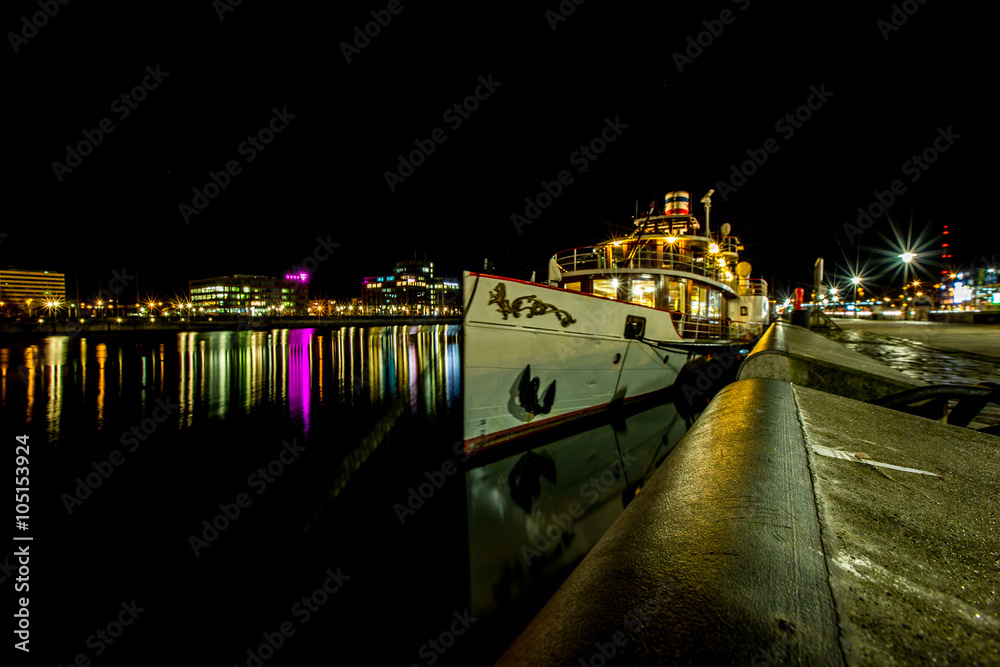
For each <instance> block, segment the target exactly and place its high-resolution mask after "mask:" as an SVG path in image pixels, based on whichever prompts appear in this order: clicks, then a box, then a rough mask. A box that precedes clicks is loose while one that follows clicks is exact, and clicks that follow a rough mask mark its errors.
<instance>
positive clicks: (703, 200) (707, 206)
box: [701, 188, 715, 238]
mask: <svg viewBox="0 0 1000 667" xmlns="http://www.w3.org/2000/svg"><path fill="white" fill-rule="evenodd" d="M714 193H715V188H712V189H711V190H709V191H708V194H706V195H705V196H704V197H702V198H701V203H702V204H704V205H705V236H707V237H708V238H712V229H711V227H709V225H708V214H709V212H710V211H711V210H712V195H713V194H714Z"/></svg>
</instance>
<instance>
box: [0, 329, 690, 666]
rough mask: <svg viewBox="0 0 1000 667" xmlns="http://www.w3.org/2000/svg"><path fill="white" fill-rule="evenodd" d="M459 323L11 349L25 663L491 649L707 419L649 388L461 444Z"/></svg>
mask: <svg viewBox="0 0 1000 667" xmlns="http://www.w3.org/2000/svg"><path fill="white" fill-rule="evenodd" d="M460 336H461V329H460V327H457V326H423V327H409V326H399V327H389V328H372V329H355V328H347V329H341V330H336V329H335V330H320V329H307V330H274V331H270V332H211V333H178V334H158V335H149V336H133V337H124V338H101V337H94V336H90V335H88V336H87V337H86V338H82V337H75V338H74V337H69V338H68V337H52V338H47V339H37V340H31V341H12V340H6V341H0V373H2V381H0V420H2V437H3V440H4V442H5V443H6V445H7V447H8V451H9V452H11V453H12V454H13V448H14V446H15V445H16V444H17V443H16V442H15V440H14V438H15V436H16V435H21V434H24V435H28V436H29V443H30V466H29V467H30V496H31V498H30V502H31V512H30V519H29V521H28V523H29V525H30V527H29V530H28V531H26V532H20V531H17V530H16V529H13V528H12V532H14V533H17V534H20V535H30V536H32V537H33V538H34V539H33V541H32V542H31V543H30V552H31V564H30V566H31V571H30V582H29V585H30V590H29V591H28V593H27V594H28V595H30V614H31V623H32V625H31V629H32V635H31V640H32V641H31V648H32V653H33V654H34V657H35V658H36V659H38V658H40V657H41V656H44V658H45V663H46V664H67V665H68V664H71V663H72V662H73V661H74V659H76V656H78V655H79V654H84V655H85V656H86V658H87V659H90V660H92V661H93V663H92V664H130V665H136V664H151V663H155V664H183V663H194V664H220V665H256V664H264V665H275V664H282V665H284V664H289V665H299V664H320V661H323V664H327V663H332V664H339V663H341V662H343V663H348V664H350V663H353V662H355V661H354V660H353V659H352V658H351V656H352V655H355V654H359V655H361V656H365V662H372V663H374V664H402V665H409V664H417V665H430V664H437V665H476V664H492V663H493V662H494V661H495V660H496V659H497V658H498V657H499V655H500V654H501V653H502V651H503V650H504V648H505V647H506V646H507V645H508V644H509V643H510V641H512V639H513V638H514V637H515V636H516V635H517V633H518V632H519V630H520V629H521V628H522V627H523V626H524V625H525V624H526V623H527V622H528V621H529V620H530V618H531V617H532V616H533V615H534V614H535V612H536V611H537V610H538V609H539V608H540V607H541V606H542V605H543V604H544V602H545V600H546V599H547V598H548V596H549V595H551V593H552V592H554V590H555V589H556V588H557V587H558V585H559V584H560V583H561V582H562V580H563V579H564V578H565V576H567V575H568V573H569V572H570V571H571V569H572V568H573V566H574V565H575V564H576V563H577V562H578V561H579V559H580V558H582V557H583V555H584V554H585V553H586V552H587V550H589V548H590V546H592V545H593V544H594V543H595V542H596V541H597V539H599V537H600V536H601V535H602V534H603V532H604V531H605V530H606V529H607V527H608V526H610V524H611V522H612V521H613V520H614V518H615V517H616V516H617V515H618V514H619V513H620V512H621V511H622V509H623V507H624V506H625V505H627V503H628V501H629V500H630V499H631V497H633V496H634V494H635V493H636V492H639V491H640V490H641V487H642V485H643V483H644V481H645V480H646V479H647V478H648V476H649V475H650V474H651V473H652V471H653V470H655V468H656V466H657V465H658V464H659V462H661V461H662V460H663V458H664V457H665V456H666V455H667V453H668V452H669V451H670V449H671V448H672V447H673V445H674V444H675V443H676V442H677V440H678V439H679V438H680V436H681V435H683V433H684V432H685V430H686V429H687V427H688V425H689V424H690V423H691V421H692V419H693V417H692V416H691V415H687V416H681V415H679V414H678V412H677V410H676V409H675V407H674V406H673V405H672V404H669V403H667V404H660V405H653V406H650V405H648V404H647V405H645V406H639V407H638V408H634V409H632V411H631V412H630V413H628V414H617V415H614V418H613V419H610V420H609V419H604V420H603V421H595V422H590V423H588V424H578V425H575V426H573V427H571V428H569V429H563V430H561V431H558V432H554V433H550V434H548V435H547V436H544V438H543V439H536V440H534V441H528V442H525V443H522V444H521V445H520V446H519V447H518V448H516V449H508V450H506V451H503V450H496V451H493V452H487V453H485V454H483V455H477V456H475V457H465V456H463V454H462V452H461V449H460V445H459V442H460V438H461V377H460V369H461V360H460ZM640 410H641V411H640ZM584 429H586V430H584ZM528 447H530V449H529V448H528ZM8 460H10V461H11V464H13V463H14V461H13V455H12V456H10V457H9V459H8ZM237 511H238V515H237ZM227 515H228V516H227ZM206 524H207V525H206ZM213 524H214V525H213ZM16 544H17V545H18V546H20V545H22V544H25V543H23V542H19V543H16ZM2 576H6V575H5V573H0V577H2ZM14 576H16V575H10V576H6V580H5V581H4V582H3V585H4V586H5V587H6V586H10V585H11V584H12V583H13V578H14ZM324 586H325V587H326V590H324ZM6 590H10V589H6ZM24 594H25V593H18V595H19V596H20V595H24ZM11 597H14V593H11ZM133 600H134V601H135V602H134V605H132V601H133ZM130 605H132V606H130ZM140 609H141V611H139V610H140ZM130 610H131V611H130ZM473 619H474V620H473ZM125 621H127V622H128V624H127V627H124V628H122V627H120V626H119V625H118V623H119V622H125ZM282 628H284V632H285V635H284V636H282V635H281V633H282ZM101 633H103V634H101ZM276 633H277V634H276ZM268 638H270V644H272V645H275V646H276V647H277V648H271V647H270V646H269V645H268V644H267V643H266V642H267V641H268ZM432 642H433V643H432ZM262 645H263V646H264V648H263V649H262V650H261V649H260V647H261V646H262ZM248 649H249V650H251V651H252V652H254V653H257V657H255V656H253V655H251V654H248ZM260 657H263V658H264V659H263V660H261V661H260V662H259V663H258V662H257V660H258V659H259V658H260Z"/></svg>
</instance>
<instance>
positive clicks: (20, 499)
mask: <svg viewBox="0 0 1000 667" xmlns="http://www.w3.org/2000/svg"><path fill="white" fill-rule="evenodd" d="M15 439H16V440H17V441H18V443H20V444H18V445H17V446H16V447H15V448H14V465H15V466H16V467H15V468H14V503H15V505H14V513H15V514H16V515H17V517H16V519H15V520H16V523H17V527H18V528H19V529H20V530H27V529H28V523H27V522H28V518H29V517H28V515H29V511H28V510H29V509H30V507H29V505H28V486H29V481H28V454H29V451H28V436H26V435H19V436H17V437H16V438H15Z"/></svg>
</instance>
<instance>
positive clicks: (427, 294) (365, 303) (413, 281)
mask: <svg viewBox="0 0 1000 667" xmlns="http://www.w3.org/2000/svg"><path fill="white" fill-rule="evenodd" d="M458 295H459V286H458V280H452V279H444V278H435V277H434V262H428V261H425V260H418V259H413V260H407V261H402V262H398V263H397V264H396V267H395V269H394V270H393V273H392V275H389V276H372V277H368V278H365V279H364V280H362V283H361V304H362V307H363V309H364V312H365V313H367V314H369V315H446V314H451V313H452V312H453V311H456V310H457V309H458V308H459V304H458Z"/></svg>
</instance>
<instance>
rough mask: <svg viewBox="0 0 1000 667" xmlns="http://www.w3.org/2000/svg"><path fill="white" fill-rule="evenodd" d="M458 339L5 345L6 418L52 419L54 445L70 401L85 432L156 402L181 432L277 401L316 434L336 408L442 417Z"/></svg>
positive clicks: (376, 335) (250, 334)
mask: <svg viewBox="0 0 1000 667" xmlns="http://www.w3.org/2000/svg"><path fill="white" fill-rule="evenodd" d="M458 342H459V327H457V326H449V325H436V326H419V327H418V326H397V327H381V328H357V327H347V328H343V329H338V330H333V331H318V330H316V329H294V330H289V329H274V330H271V331H217V332H180V333H177V334H165V335H164V336H162V337H159V338H157V339H152V340H151V338H150V337H129V336H123V337H120V338H114V337H112V338H98V337H96V336H94V337H90V339H89V340H88V338H85V337H80V338H72V337H66V336H52V337H49V338H46V339H44V340H43V341H41V342H40V343H37V344H36V343H33V342H6V343H0V411H2V412H3V416H4V421H5V423H6V422H7V420H8V419H13V420H14V421H12V422H11V423H14V422H17V421H20V422H22V423H23V424H25V425H30V424H32V423H33V422H37V420H44V422H45V432H46V433H47V435H48V438H49V440H50V441H55V440H58V439H59V438H60V435H61V434H62V433H63V431H64V430H65V429H66V428H67V426H66V424H65V421H66V408H67V404H68V402H72V404H74V405H79V406H81V407H82V408H83V414H84V415H85V418H84V421H85V422H86V424H81V423H77V424H74V429H75V430H76V432H75V436H78V437H79V436H84V435H86V432H87V430H96V431H102V430H108V429H110V428H112V427H113V428H119V427H120V426H121V425H122V424H120V423H114V424H111V423H110V421H109V420H110V419H112V417H111V415H114V419H115V420H116V422H117V421H118V420H121V419H125V420H126V421H125V423H126V424H127V423H131V422H130V421H127V420H129V419H134V416H131V415H145V414H146V413H147V412H148V411H149V410H150V409H152V408H153V407H154V405H155V403H154V401H155V399H157V398H170V399H171V401H173V402H176V403H177V404H178V405H179V406H180V407H179V410H178V419H179V422H178V426H179V427H180V428H190V427H192V426H194V425H195V424H196V423H197V422H198V421H199V420H204V419H213V418H226V417H234V416H240V415H247V414H249V413H250V412H251V410H253V409H254V408H256V407H259V406H261V405H264V404H272V405H278V406H281V407H282V408H284V409H285V411H286V415H287V418H288V420H289V422H290V423H291V424H292V425H294V427H295V428H296V430H300V431H301V432H302V433H303V434H308V432H309V431H310V429H311V428H312V426H313V421H314V419H315V415H316V411H317V410H318V409H320V408H321V407H323V406H324V404H327V403H330V402H331V401H332V402H333V403H332V404H331V406H330V407H332V408H334V409H337V408H340V407H344V408H350V407H356V406H358V405H360V404H365V405H379V404H383V403H387V402H391V403H396V402H397V401H400V400H401V401H403V402H404V403H405V405H406V406H407V408H408V410H409V411H410V412H411V413H412V414H423V415H427V416H429V417H434V415H435V414H436V413H437V411H438V410H439V409H441V408H442V406H443V407H444V408H445V409H451V407H452V406H454V405H457V403H456V402H457V399H458V397H459V391H460V385H459V381H458V380H459V373H460V366H459V363H460V360H459V356H458V355H459V352H458V348H459V346H458ZM43 406H44V409H43ZM15 414H18V417H16V418H15V417H14V415H15Z"/></svg>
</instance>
